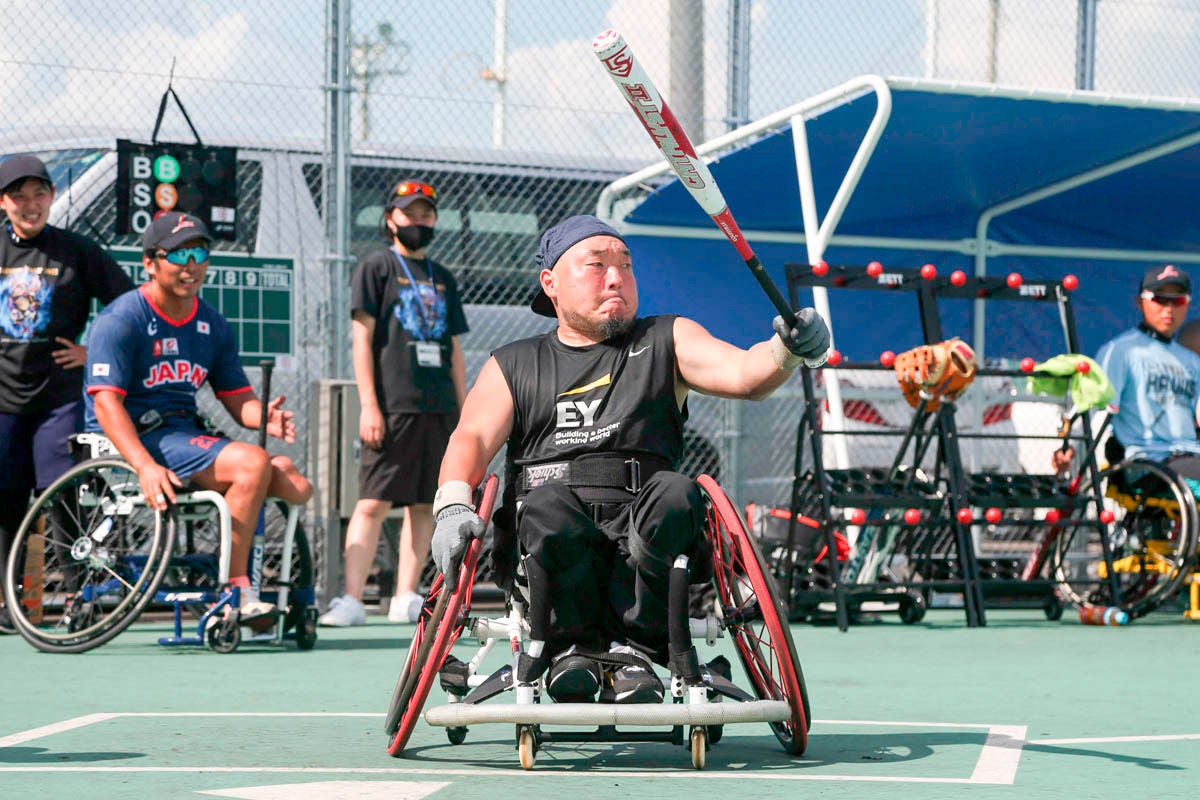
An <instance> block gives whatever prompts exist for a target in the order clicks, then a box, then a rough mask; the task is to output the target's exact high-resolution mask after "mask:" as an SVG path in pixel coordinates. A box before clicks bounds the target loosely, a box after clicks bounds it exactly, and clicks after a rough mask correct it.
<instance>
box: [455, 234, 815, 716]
mask: <svg viewBox="0 0 1200 800" xmlns="http://www.w3.org/2000/svg"><path fill="white" fill-rule="evenodd" d="M536 262H537V264H538V266H539V267H540V268H541V271H540V273H539V276H538V283H539V290H538V292H537V296H536V297H535V299H534V300H533V303H532V308H533V310H534V311H535V312H536V313H538V314H541V315H543V316H547V317H554V318H556V319H557V322H558V327H557V329H556V330H553V331H551V332H549V333H547V334H544V335H542V336H539V337H534V338H531V339H526V340H522V341H518V342H514V343H512V344H509V345H506V346H504V347H501V348H499V349H497V350H496V351H495V352H494V353H493V354H492V356H491V358H489V359H488V361H487V362H486V363H485V364H484V366H483V368H482V370H481V372H480V373H479V376H478V378H477V379H476V381H475V384H474V386H473V388H472V389H471V391H470V393H469V394H468V396H467V398H466V402H465V404H464V406H463V410H462V415H461V418H460V421H459V423H458V426H457V428H456V429H455V431H454V433H453V435H452V436H451V437H450V442H449V445H448V447H447V450H446V454H445V457H444V459H443V461H442V466H441V472H440V476H439V489H438V491H437V495H436V497H435V500H434V505H433V513H434V516H435V520H436V524H435V530H434V535H433V545H432V550H433V557H434V561H435V562H436V564H437V567H438V569H439V570H441V572H442V573H443V574H444V575H445V576H446V578H447V579H448V580H449V581H450V584H451V585H453V581H454V576H455V574H456V573H457V570H458V568H459V564H460V562H461V559H462V556H463V553H464V552H465V550H466V548H467V545H468V544H469V542H470V540H471V538H472V537H479V536H481V535H482V533H483V530H484V522H483V520H482V519H481V518H480V517H479V516H478V515H477V514H476V513H475V509H474V505H473V500H472V497H473V487H475V486H476V485H477V484H479V483H480V481H481V480H482V479H483V478H484V472H485V470H486V468H487V466H488V464H489V462H490V461H491V459H492V457H493V456H494V455H495V454H496V453H497V452H498V451H499V450H500V448H501V446H503V445H505V444H507V446H508V449H507V460H506V466H505V473H506V474H505V488H504V497H503V502H502V506H501V508H500V509H499V510H498V511H497V513H496V515H495V523H496V532H495V536H496V542H495V547H494V552H493V559H494V562H493V563H494V567H495V571H496V578H497V582H498V583H500V584H501V585H503V586H505V587H506V588H511V585H512V582H513V580H514V576H518V553H519V554H520V556H519V558H520V573H521V574H523V575H524V578H525V579H526V580H527V581H528V587H529V594H530V603H529V625H530V632H529V639H530V643H529V647H528V648H527V650H526V651H525V652H523V653H522V654H521V655H520V656H519V658H518V663H517V669H516V681H517V685H518V686H520V685H530V684H533V683H535V682H537V681H538V680H539V679H540V678H542V677H543V676H545V689H546V692H547V694H548V695H549V696H550V698H551V699H553V700H554V701H556V702H559V703H564V702H568V703H581V702H594V701H596V700H600V701H601V702H610V703H659V702H661V701H662V699H663V696H664V686H663V684H662V682H661V680H660V679H659V677H658V676H657V675H656V674H655V672H654V669H653V666H652V663H651V662H656V663H659V664H664V665H670V666H671V667H672V671H673V672H678V670H676V669H675V667H676V666H677V663H676V659H678V658H681V657H682V656H683V655H684V654H682V653H677V652H668V650H669V649H671V650H673V649H674V648H669V644H674V643H673V642H669V641H668V640H669V635H668V631H669V619H668V616H669V615H668V605H669V604H668V589H669V583H670V581H669V575H670V572H671V570H672V566H673V565H674V564H676V563H677V558H679V557H681V556H686V557H687V558H688V564H689V568H690V581H691V582H693V583H699V582H703V581H707V580H710V579H711V578H712V567H713V561H712V554H711V553H710V552H709V549H710V547H709V543H708V540H707V539H706V537H705V533H704V523H705V508H704V500H703V497H702V495H701V491H700V489H699V488H698V486H697V484H696V483H695V482H694V481H692V480H691V479H689V478H687V477H685V476H684V475H681V474H680V473H678V472H676V471H675V469H676V466H677V465H678V463H679V461H680V459H681V457H682V455H683V428H684V422H685V421H686V419H687V396H688V393H689V392H690V391H697V392H702V393H705V394H710V395H716V396H719V397H729V398H747V399H758V398H763V397H766V396H767V395H769V394H770V393H771V392H773V391H774V390H775V389H776V388H778V387H779V386H780V385H782V384H783V383H784V382H785V381H786V380H787V379H788V377H789V376H790V375H791V374H792V372H793V370H794V369H795V367H796V366H797V365H798V364H799V363H800V362H801V360H808V362H809V363H810V364H811V365H812V366H819V365H820V363H822V362H823V361H824V359H825V356H826V352H827V350H828V347H829V341H830V340H829V331H828V328H827V327H826V325H825V323H824V321H823V320H822V319H821V317H820V316H818V315H817V313H816V312H815V311H814V310H813V309H811V308H808V309H804V310H802V311H800V312H799V314H798V315H797V322H796V326H795V327H794V328H790V329H789V328H788V327H787V326H786V324H785V323H784V322H783V320H782V319H781V318H780V317H776V318H775V321H774V327H775V330H776V334H775V335H774V336H773V337H772V338H771V339H770V340H768V341H764V342H761V343H759V344H756V345H754V346H753V347H751V348H750V349H749V350H742V349H740V348H738V347H736V346H734V345H732V344H729V343H727V342H724V341H722V340H719V339H716V338H714V337H713V336H712V335H711V334H709V333H708V331H706V330H705V329H704V328H703V327H701V326H700V325H699V324H698V323H696V322H694V321H692V320H689V319H686V318H684V317H679V316H672V315H664V316H653V317H644V318H639V317H638V315H637V311H638V293H637V281H636V279H635V278H634V273H633V265H632V261H631V257H630V253H629V249H628V248H627V247H626V244H625V242H624V241H623V239H622V238H621V236H620V234H619V233H618V232H617V231H616V230H614V229H613V228H611V227H610V226H608V225H607V224H605V223H604V222H602V221H601V220H599V219H597V218H596V217H592V216H576V217H571V218H569V219H567V220H564V221H563V222H560V223H559V224H558V225H555V226H554V227H552V228H550V229H549V230H547V231H546V232H545V233H544V234H543V236H542V238H541V243H540V246H539V249H538V252H537V256H536ZM514 537H515V541H514ZM518 544H519V547H518ZM540 598H545V602H544V604H543V605H544V606H546V607H545V608H539V607H538V606H539V602H538V600H539V599H540ZM692 658H693V659H694V655H693V656H692Z"/></svg>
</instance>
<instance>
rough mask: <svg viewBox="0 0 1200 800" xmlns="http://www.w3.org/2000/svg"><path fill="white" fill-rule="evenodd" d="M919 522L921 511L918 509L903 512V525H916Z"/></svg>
mask: <svg viewBox="0 0 1200 800" xmlns="http://www.w3.org/2000/svg"><path fill="white" fill-rule="evenodd" d="M920 521H921V510H920V509H918V508H910V509H908V510H907V511H905V512H904V524H906V525H916V524H917V523H918V522H920Z"/></svg>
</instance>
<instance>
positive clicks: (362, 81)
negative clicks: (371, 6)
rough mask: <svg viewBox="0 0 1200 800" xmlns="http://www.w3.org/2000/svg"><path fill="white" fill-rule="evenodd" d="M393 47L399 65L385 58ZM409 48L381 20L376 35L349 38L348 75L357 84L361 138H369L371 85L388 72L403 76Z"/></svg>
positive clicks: (387, 24) (388, 25)
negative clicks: (404, 62)
mask: <svg viewBox="0 0 1200 800" xmlns="http://www.w3.org/2000/svg"><path fill="white" fill-rule="evenodd" d="M392 48H396V51H397V52H396V53H395V55H396V59H397V61H399V62H401V63H400V65H399V66H396V65H392V64H389V63H388V61H389V59H388V57H389V55H390V51H391V50H392ZM411 50H412V48H411V47H410V46H409V44H408V42H404V41H397V40H396V39H395V38H394V34H393V31H392V26H391V24H390V23H387V22H381V23H379V25H378V26H377V27H376V28H375V35H374V36H372V35H371V34H365V33H364V34H363V35H362V36H359V37H358V38H357V39H355V38H354V37H351V40H350V76H351V77H352V78H353V80H354V83H355V85H356V86H357V87H358V102H359V110H360V114H361V117H362V119H361V123H362V138H363V140H364V141H366V140H367V139H369V138H370V137H371V117H370V108H369V106H370V95H371V84H373V83H374V82H375V81H376V79H378V78H382V77H384V76H388V75H403V74H404V73H405V72H407V71H408V69H407V67H405V66H403V61H404V60H405V59H406V58H408V54H409V52H411Z"/></svg>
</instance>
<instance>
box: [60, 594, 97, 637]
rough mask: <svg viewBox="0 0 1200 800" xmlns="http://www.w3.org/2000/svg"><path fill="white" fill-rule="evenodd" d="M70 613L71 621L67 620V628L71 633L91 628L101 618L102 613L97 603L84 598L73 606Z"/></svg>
mask: <svg viewBox="0 0 1200 800" xmlns="http://www.w3.org/2000/svg"><path fill="white" fill-rule="evenodd" d="M69 615H70V621H69V622H67V630H68V631H70V632H71V633H76V632H78V631H82V630H85V629H86V628H90V627H92V626H93V625H95V624H96V623H97V622H99V620H100V613H99V611H98V610H97V608H96V605H95V603H88V602H86V601H82V600H81V601H79V602H78V603H77V604H76V605H74V606H73V607H72V608H71V610H70V612H69Z"/></svg>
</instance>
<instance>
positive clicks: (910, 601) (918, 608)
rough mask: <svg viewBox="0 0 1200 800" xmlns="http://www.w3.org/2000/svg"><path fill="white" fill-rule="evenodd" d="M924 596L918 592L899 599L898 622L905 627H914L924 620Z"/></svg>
mask: <svg viewBox="0 0 1200 800" xmlns="http://www.w3.org/2000/svg"><path fill="white" fill-rule="evenodd" d="M925 608H926V605H925V595H923V594H920V593H918V592H913V593H912V594H908V595H905V596H904V597H902V598H900V621H901V622H903V623H904V624H905V625H915V624H917V623H918V622H920V621H921V620H923V619H925Z"/></svg>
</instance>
